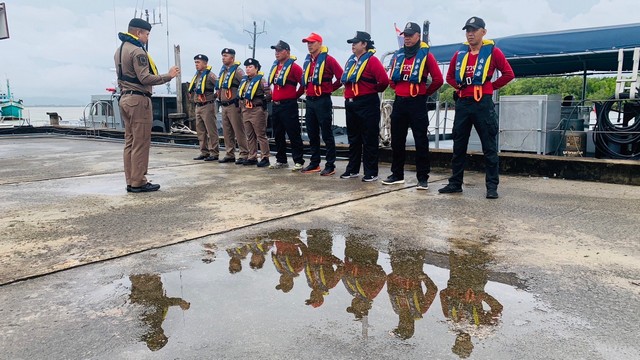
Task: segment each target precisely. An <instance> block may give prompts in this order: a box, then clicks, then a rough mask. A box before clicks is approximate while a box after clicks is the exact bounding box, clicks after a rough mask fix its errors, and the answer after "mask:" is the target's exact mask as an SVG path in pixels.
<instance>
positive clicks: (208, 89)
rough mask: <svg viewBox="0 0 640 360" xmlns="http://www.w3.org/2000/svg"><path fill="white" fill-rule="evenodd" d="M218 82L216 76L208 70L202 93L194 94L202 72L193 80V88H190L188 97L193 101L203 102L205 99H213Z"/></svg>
mask: <svg viewBox="0 0 640 360" xmlns="http://www.w3.org/2000/svg"><path fill="white" fill-rule="evenodd" d="M217 83H218V77H217V76H216V75H215V74H214V73H213V71H209V74H207V80H205V83H204V94H196V88H197V87H198V84H202V72H200V73H199V74H198V77H197V78H196V81H194V82H193V88H192V89H191V92H190V93H189V94H190V97H191V100H192V101H193V102H197V103H203V102H206V101H213V100H215V98H216V84H217Z"/></svg>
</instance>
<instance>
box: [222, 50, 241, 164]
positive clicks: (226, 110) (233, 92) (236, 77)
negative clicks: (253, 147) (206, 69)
mask: <svg viewBox="0 0 640 360" xmlns="http://www.w3.org/2000/svg"><path fill="white" fill-rule="evenodd" d="M239 66H240V62H239V61H236V51H235V50H233V49H229V48H224V49H222V68H221V69H220V74H219V75H218V84H217V86H216V90H218V99H219V100H220V105H221V106H222V132H223V134H224V147H225V148H226V151H227V154H226V155H225V157H224V158H222V159H220V160H219V161H220V162H221V163H227V162H235V163H236V165H243V164H244V161H245V160H246V159H247V154H248V153H249V150H248V148H247V135H246V134H245V132H244V124H243V123H242V116H241V114H240V102H239V99H238V86H240V81H241V80H242V77H243V76H244V71H242V69H241V68H239ZM236 141H237V142H238V147H239V148H240V155H239V158H238V160H236V156H235V149H236Z"/></svg>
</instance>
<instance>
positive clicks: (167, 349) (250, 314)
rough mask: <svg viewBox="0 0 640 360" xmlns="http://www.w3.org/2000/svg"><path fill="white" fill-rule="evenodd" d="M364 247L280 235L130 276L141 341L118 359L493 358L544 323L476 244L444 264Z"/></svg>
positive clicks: (351, 239) (360, 241) (349, 240)
mask: <svg viewBox="0 0 640 360" xmlns="http://www.w3.org/2000/svg"><path fill="white" fill-rule="evenodd" d="M367 244H368V242H367V240H366V239H364V238H359V237H356V236H350V235H347V236H346V237H345V236H343V235H340V234H335V233H331V232H329V231H326V230H307V231H298V230H280V231H276V232H272V233H270V234H269V235H264V236H257V237H256V238H255V239H252V240H251V241H250V242H248V243H246V244H242V245H240V246H237V247H235V248H229V249H218V248H217V247H216V246H215V245H213V244H210V243H208V244H204V246H203V247H202V248H201V249H200V251H201V259H199V261H197V262H194V263H192V264H190V265H189V266H187V268H185V269H183V270H179V271H172V272H167V273H163V274H132V275H129V276H128V284H127V279H126V278H125V279H123V280H119V281H116V283H119V284H122V283H124V284H125V286H128V287H129V289H130V291H129V292H130V293H129V294H128V299H127V300H126V303H125V304H124V310H123V312H124V313H131V312H132V311H133V312H134V313H136V314H137V316H136V317H135V318H136V321H137V325H138V326H139V329H140V334H138V336H137V338H136V340H137V341H138V342H137V343H135V344H132V345H130V346H126V347H125V348H124V349H120V350H117V351H115V352H114V353H115V354H120V355H122V354H125V353H126V354H127V356H133V357H136V358H144V357H145V356H150V352H153V353H156V354H158V355H159V354H162V353H164V354H165V355H167V354H169V355H170V354H183V355H184V356H186V357H187V358H189V357H190V356H195V357H201V356H206V355H205V354H216V357H221V358H243V357H249V358H254V357H256V354H259V353H261V352H265V351H267V350H268V351H276V353H281V354H287V356H286V357H288V358H289V357H294V358H295V357H300V358H316V357H330V358H342V357H347V358H348V357H362V358H364V357H379V356H380V355H381V354H383V353H386V352H389V353H390V354H393V353H395V354H396V355H397V351H398V350H401V351H403V352H404V353H408V354H416V356H418V354H420V355H419V356H421V357H424V355H425V354H430V355H433V356H440V357H454V358H455V357H460V358H466V357H469V356H470V355H471V354H472V353H477V354H486V355H488V354H492V353H493V352H492V350H493V351H495V348H500V346H501V345H500V341H499V340H496V339H501V338H503V337H504V336H502V335H501V334H505V335H506V334H508V335H509V336H514V334H518V333H523V332H527V331H532V327H525V326H524V325H527V324H530V323H532V322H536V323H539V321H538V320H537V318H539V317H540V316H541V312H539V311H536V309H537V308H539V305H537V302H536V300H535V299H534V297H533V295H532V294H529V293H527V292H526V291H523V290H521V289H518V288H516V287H514V286H513V285H510V284H505V283H501V282H497V281H491V280H490V278H492V279H493V278H495V279H502V281H503V282H508V283H511V284H517V283H519V281H518V279H515V278H514V277H513V276H512V275H510V274H497V273H491V272H489V271H488V270H487V266H488V263H489V262H490V261H492V258H491V256H490V255H489V254H488V253H486V252H485V251H484V250H483V249H482V247H481V245H477V243H473V242H470V241H464V240H452V241H451V249H452V250H451V252H450V253H449V254H437V253H433V252H429V251H427V250H426V249H403V247H402V243H401V241H395V242H391V243H390V244H389V248H388V249H383V251H380V250H379V249H375V248H373V247H371V246H370V245H367ZM429 259H431V260H432V259H439V261H438V263H439V266H436V265H431V264H429V261H428V260H429ZM443 265H444V266H443ZM504 279H508V281H504ZM542 313H544V312H542ZM525 328H527V329H525ZM523 329H525V330H523ZM502 351H504V353H505V354H508V348H507V349H504V348H503V349H502ZM273 354H274V353H270V355H273ZM354 354H357V355H356V356H354ZM493 354H495V353H493ZM167 356H168V355H167ZM267 357H269V356H267Z"/></svg>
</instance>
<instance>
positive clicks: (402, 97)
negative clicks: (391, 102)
mask: <svg viewBox="0 0 640 360" xmlns="http://www.w3.org/2000/svg"><path fill="white" fill-rule="evenodd" d="M427 97H428V96H427V94H424V95H416V96H398V95H396V99H400V100H415V99H418V100H420V99H426V98H427Z"/></svg>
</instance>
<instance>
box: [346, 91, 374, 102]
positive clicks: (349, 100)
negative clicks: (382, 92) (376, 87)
mask: <svg viewBox="0 0 640 360" xmlns="http://www.w3.org/2000/svg"><path fill="white" fill-rule="evenodd" d="M377 97H378V93H372V94H366V95H360V96H356V97H352V98H349V99H346V101H347V102H356V101H362V100H371V99H373V98H377Z"/></svg>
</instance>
